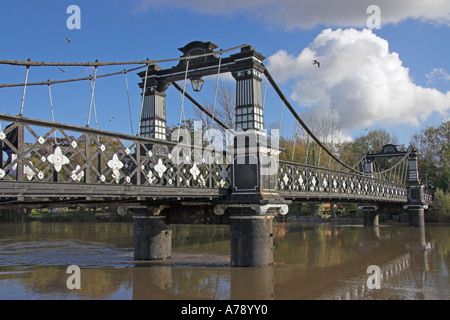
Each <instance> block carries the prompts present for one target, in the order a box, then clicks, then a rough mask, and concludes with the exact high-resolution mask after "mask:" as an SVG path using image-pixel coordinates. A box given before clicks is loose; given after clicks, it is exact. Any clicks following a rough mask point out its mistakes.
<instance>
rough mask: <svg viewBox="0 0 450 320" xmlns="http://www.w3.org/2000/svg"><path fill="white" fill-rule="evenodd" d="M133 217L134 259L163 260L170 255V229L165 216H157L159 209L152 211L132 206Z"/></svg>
mask: <svg viewBox="0 0 450 320" xmlns="http://www.w3.org/2000/svg"><path fill="white" fill-rule="evenodd" d="M131 210H132V211H133V219H134V259H135V260H165V259H168V258H170V256H171V255H172V231H171V230H170V228H169V226H168V225H167V224H166V222H165V218H166V217H165V216H159V215H158V214H159V210H157V209H155V210H153V212H150V211H148V210H147V208H146V207H140V208H133V209H131Z"/></svg>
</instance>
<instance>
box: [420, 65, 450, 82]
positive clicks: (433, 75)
mask: <svg viewBox="0 0 450 320" xmlns="http://www.w3.org/2000/svg"><path fill="white" fill-rule="evenodd" d="M425 76H426V78H427V85H430V84H432V83H433V82H435V81H436V80H443V81H450V74H449V73H448V72H447V71H445V70H444V69H442V68H434V69H433V70H431V71H430V72H429V73H427V74H426V75H425Z"/></svg>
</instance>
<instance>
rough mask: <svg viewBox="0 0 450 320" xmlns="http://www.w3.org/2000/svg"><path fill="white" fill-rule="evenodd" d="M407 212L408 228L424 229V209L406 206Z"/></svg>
mask: <svg viewBox="0 0 450 320" xmlns="http://www.w3.org/2000/svg"><path fill="white" fill-rule="evenodd" d="M407 211H408V225H409V226H410V227H425V208H424V207H423V206H408V207H407Z"/></svg>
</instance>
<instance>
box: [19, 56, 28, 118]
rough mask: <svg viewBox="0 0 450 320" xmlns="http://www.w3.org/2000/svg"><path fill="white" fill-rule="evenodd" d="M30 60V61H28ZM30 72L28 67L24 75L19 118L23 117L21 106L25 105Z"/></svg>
mask: <svg viewBox="0 0 450 320" xmlns="http://www.w3.org/2000/svg"><path fill="white" fill-rule="evenodd" d="M28 60H30V59H28ZM29 72H30V66H27V72H26V74H25V83H24V85H23V94H22V103H21V105H20V113H19V116H23V104H24V103H25V92H26V91H27V82H28V73H29Z"/></svg>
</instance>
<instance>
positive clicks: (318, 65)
mask: <svg viewBox="0 0 450 320" xmlns="http://www.w3.org/2000/svg"><path fill="white" fill-rule="evenodd" d="M313 64H314V65H315V64H317V67H319V68H320V62H319V61H317V60H314V61H313Z"/></svg>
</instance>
